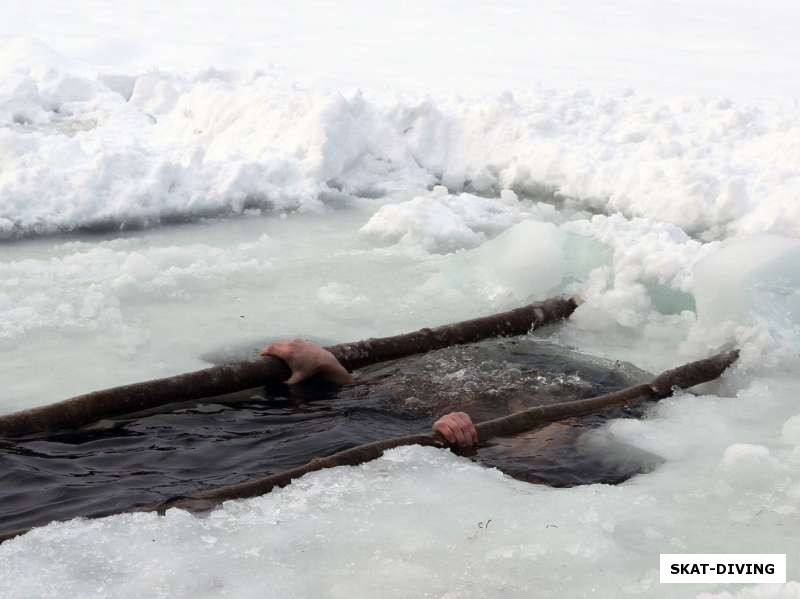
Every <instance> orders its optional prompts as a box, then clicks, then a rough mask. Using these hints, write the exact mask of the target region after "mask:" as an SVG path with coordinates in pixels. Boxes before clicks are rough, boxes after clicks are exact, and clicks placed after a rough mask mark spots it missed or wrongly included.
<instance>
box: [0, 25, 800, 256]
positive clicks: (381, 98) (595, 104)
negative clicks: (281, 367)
mask: <svg viewBox="0 0 800 599" xmlns="http://www.w3.org/2000/svg"><path fill="white" fill-rule="evenodd" d="M0 80H3V81H4V85H3V88H2V95H0V123H2V124H3V125H5V126H4V127H3V128H2V129H1V130H0V157H2V159H3V163H4V165H5V168H4V169H3V171H2V173H0V236H2V237H19V236H26V235H31V234H37V233H52V232H57V231H60V230H72V229H75V228H87V227H89V228H98V227H105V228H109V227H111V228H114V227H116V228H119V227H121V226H123V227H129V226H140V225H151V224H154V223H158V222H161V221H168V222H170V221H175V220H187V219H194V218H198V217H202V216H208V215H215V214H227V213H242V212H243V211H246V210H261V209H279V210H294V209H302V210H319V209H321V205H322V204H323V203H325V202H328V203H330V202H333V203H341V202H342V201H346V200H347V199H348V198H349V197H351V196H353V195H356V196H367V197H383V196H393V195H396V194H398V193H400V192H407V191H409V190H411V191H424V190H426V189H427V188H429V187H431V186H433V185H436V184H440V185H443V186H445V187H446V188H447V189H448V190H449V191H451V192H453V193H459V192H462V191H471V192H474V193H477V194H480V195H495V196H496V195H497V194H499V192H500V191H501V190H513V191H515V192H516V193H517V194H518V195H535V194H536V193H540V192H541V190H542V189H557V190H558V194H559V195H560V196H562V197H567V198H572V199H573V202H574V203H576V204H577V205H578V206H582V207H586V208H589V209H591V210H595V211H602V212H607V213H622V214H625V215H628V216H642V217H648V218H653V219H657V220H660V221H662V222H669V223H673V224H676V225H678V226H680V227H681V228H683V229H684V230H686V231H687V232H689V233H691V234H694V235H699V236H701V237H702V238H703V239H717V238H721V237H724V236H728V235H745V234H746V235H753V234H758V233H778V234H785V235H793V236H794V235H798V234H800V229H798V224H797V223H798V222H800V218H798V217H800V214H798V212H797V210H798V208H797V203H796V202H795V201H794V198H795V197H796V196H797V193H798V191H800V146H798V143H799V142H798V141H797V140H798V139H800V135H798V133H800V131H799V130H798V125H797V121H798V119H797V116H798V113H799V112H800V108H798V107H797V106H796V104H795V103H794V102H793V101H789V100H782V101H778V100H775V101H773V102H770V103H768V104H760V105H758V104H752V105H751V104H746V103H741V104H740V103H734V102H732V101H729V100H716V99H705V98H702V97H694V98H693V97H675V98H670V99H663V100H662V99H653V98H648V97H640V96H638V95H636V94H633V93H629V92H624V93H617V94H610V95H609V94H602V95H596V94H593V93H590V92H588V91H587V92H564V91H558V90H549V89H547V88H538V89H533V90H527V89H523V90H521V91H520V92H518V93H514V94H512V93H510V92H504V93H501V94H495V95H488V96H477V97H462V98H452V97H448V96H436V97H434V96H430V97H426V96H419V95H413V94H398V93H392V92H368V91H364V92H361V91H357V92H346V91H342V92H338V91H337V92H326V91H324V90H323V88H321V87H319V86H308V87H302V86H299V85H298V84H297V82H296V81H293V80H292V79H290V78H288V77H287V76H284V75H282V74H281V73H280V72H278V71H277V70H267V71H249V72H248V71H243V70H238V71H237V70H231V71H221V70H215V69H205V70H203V71H198V72H196V73H194V74H192V75H181V74H172V73H169V72H161V71H154V72H148V73H144V74H140V75H136V76H130V77H129V78H128V79H127V80H125V85H124V86H122V85H120V82H119V80H118V79H114V78H109V77H108V76H103V75H101V74H97V72H96V71H95V72H94V73H93V71H92V67H91V66H89V65H86V64H82V63H77V62H75V61H74V60H72V59H68V58H65V57H63V56H61V55H59V54H57V53H56V52H55V51H54V50H52V49H51V48H49V47H46V46H44V45H43V44H41V43H40V42H34V41H30V40H27V39H23V38H13V39H11V40H10V41H5V42H0ZM120 92H121V93H120ZM128 94H130V96H129V97H128ZM476 241H477V238H476V237H472V238H471V241H470V240H468V239H465V240H463V241H462V242H460V243H462V244H463V243H466V244H467V245H470V244H471V245H474V244H475V243H476Z"/></svg>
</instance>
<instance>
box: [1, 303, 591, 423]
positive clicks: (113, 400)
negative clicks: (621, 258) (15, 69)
mask: <svg viewBox="0 0 800 599" xmlns="http://www.w3.org/2000/svg"><path fill="white" fill-rule="evenodd" d="M576 307H577V303H576V301H575V300H574V299H573V298H561V297H557V298H551V299H548V300H545V301H543V302H536V303H533V304H529V305H527V306H523V307H521V308H516V309H514V310H510V311H508V312H501V313H499V314H493V315H491V316H483V317H481V318H475V319H473V320H466V321H463V322H457V323H453V324H447V325H443V326H440V327H436V328H432V329H428V328H425V329H420V330H419V331H415V332H413V333H405V334H402V335H396V336H392V337H382V338H377V339H365V340H363V341H357V342H355V343H343V344H340V345H334V346H331V347H328V348H327V349H328V350H330V351H331V353H333V355H334V356H336V358H337V359H338V360H339V362H340V363H341V364H342V365H343V366H344V367H345V368H347V369H348V370H354V369H356V368H361V367H363V366H367V365H369V364H375V363H378V362H384V361H386V360H394V359H397V358H402V357H404V356H409V355H411V354H418V353H424V352H428V351H432V350H435V349H441V348H443V347H447V346H450V345H459V344H463V343H474V342H475V341H480V340H482V339H488V338H491V337H502V336H513V335H524V334H526V333H528V332H530V331H531V330H532V329H535V328H537V327H540V326H542V325H545V324H550V323H553V322H557V321H559V320H563V319H564V318H567V317H568V316H569V315H570V314H572V312H573V311H574V310H575V308H576ZM289 376H291V371H290V370H289V367H288V366H287V365H286V363H285V362H284V361H283V360H280V359H279V358H275V357H272V356H267V357H266V358H259V359H257V360H253V361H248V362H237V363H233V364H223V365H221V366H214V367H211V368H205V369H203V370H197V371H195V372H189V373H186V374H179V375H177V376H170V377H166V378H161V379H154V380H150V381H145V382H142V383H134V384H131V385H123V386H121V387H113V388H111V389H104V390H102V391H94V392H91V393H86V394H84V395H78V396H76V397H73V398H71V399H66V400H64V401H60V402H58V403H54V404H50V405H47V406H42V407H38V408H31V409H29V410H23V411H21V412H14V413H12V414H6V415H4V416H0V435H27V434H32V433H40V432H46V431H52V430H59V429H70V428H78V427H80V426H84V425H86V424H90V423H92V422H96V421H98V420H101V419H103V418H110V417H114V416H119V415H121V414H129V413H131V412H139V411H141V410H148V409H151V408H156V407H158V406H163V405H166V404H170V403H176V402H182V401H192V400H197V399H202V398H204V397H214V396H216V395H225V394H227V393H233V392H235V391H241V390H243V389H251V388H253V387H259V386H261V385H263V384H265V383H267V382H270V381H273V382H280V381H285V380H286V379H288V378H289Z"/></svg>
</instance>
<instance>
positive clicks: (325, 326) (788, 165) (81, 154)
mask: <svg viewBox="0 0 800 599" xmlns="http://www.w3.org/2000/svg"><path fill="white" fill-rule="evenodd" d="M797 11H798V7H797V4H796V3H788V2H775V3H769V4H762V5H758V6H753V5H746V4H743V3H738V2H732V1H723V0H706V1H703V2H692V3H688V2H682V1H676V2H661V3H650V2H643V3H629V2H621V1H606V2H593V3H588V2H583V1H581V2H576V1H573V2H567V3H564V2H558V3H556V2H540V3H535V4H534V3H516V2H511V3H505V4H504V5H503V6H501V7H495V8H485V7H481V6H480V5H479V4H478V3H474V4H472V3H459V4H458V5H455V4H449V3H442V4H437V5H436V6H429V5H425V6H424V7H423V6H422V5H419V6H416V5H408V3H406V4H404V5H402V6H398V7H397V8H391V7H384V8H382V9H381V10H378V9H376V8H375V7H374V6H373V5H372V4H370V5H367V4H365V3H362V2H344V3H335V4H333V3H323V2H310V3H304V5H303V6H302V7H295V6H291V7H290V6H289V5H286V6H283V5H273V4H271V3H255V2H252V3H251V2H242V3H239V4H238V5H237V10H235V11H231V10H230V7H228V6H226V5H219V6H208V5H205V4H204V3H194V4H192V5H191V6H189V5H178V4H176V5H169V6H164V5H163V4H158V5H156V4H154V3H150V2H143V3H131V4H129V5H125V6H122V5H116V4H115V5H113V6H112V5H110V4H108V3H103V2H92V1H89V0H81V2H79V3H77V4H74V5H70V6H69V7H67V8H65V7H64V6H61V4H60V3H56V2H47V1H31V2H24V3H16V4H14V5H13V6H11V5H10V3H6V5H5V6H3V7H2V8H0V35H6V36H8V37H0V237H2V242H1V243H0V382H2V385H3V394H2V398H0V412H8V411H12V410H16V409H20V408H24V407H29V406H32V405H38V404H43V403H47V402H50V401H53V400H56V399H61V398H64V397H66V396H69V395H72V394H75V393H79V392H83V391H87V390H90V389H96V388H101V387H105V386H109V385H114V384H121V383H125V382H130V381H133V380H139V379H144V378H150V377H154V376H163V375H166V374H170V373H176V372H181V371H185V370H190V369H193V368H200V367H202V366H204V365H206V364H207V363H206V362H205V361H204V360H203V359H202V357H201V356H203V355H208V354H210V353H214V352H217V353H219V352H222V353H224V352H225V351H234V350H235V348H240V347H242V345H243V344H247V345H248V346H251V347H257V346H258V345H259V344H260V343H261V342H262V341H265V340H267V339H270V338H275V337H278V336H288V335H311V336H314V337H315V338H318V339H323V340H329V341H344V340H348V339H358V338H363V337H367V336H371V335H382V334H391V333H396V332H400V331H405V330H411V329H415V328H418V327H421V326H430V325H434V324H438V323H442V322H447V321H452V320H456V319H461V318H469V317H473V316H475V315H478V314H484V313H490V312H494V311H498V310H501V309H505V308H509V307H513V306H515V305H518V304H520V303H522V302H526V301H529V300H533V299H540V298H543V297H546V296H548V295H552V294H556V293H578V294H580V295H581V296H582V297H583V298H584V299H585V303H583V304H582V305H581V306H580V308H579V309H578V310H577V311H576V312H575V314H574V315H573V317H572V318H571V319H570V320H569V321H568V322H567V323H565V324H564V325H563V326H561V327H558V328H555V329H551V330H548V331H545V332H543V333H542V334H546V335H548V336H550V338H551V340H553V341H555V342H558V343H563V344H565V345H570V346H574V347H577V348H578V349H580V350H581V351H585V352H590V353H593V354H597V355H600V356H603V357H606V358H610V359H621V360H627V361H630V362H632V363H634V364H636V365H637V366H639V367H641V368H643V369H646V370H649V371H654V372H655V371H660V370H662V369H665V368H668V367H670V366H673V365H675V364H677V363H680V362H684V361H687V360H690V359H695V358H698V357H702V356H706V355H708V354H709V353H711V352H714V351H716V350H718V349H719V348H720V347H727V346H733V345H735V346H738V347H739V348H741V349H742V357H741V360H740V361H739V363H738V364H737V365H736V366H735V367H734V368H732V369H731V370H730V371H729V372H727V373H726V375H725V376H724V377H723V379H722V380H721V381H720V382H718V383H715V384H713V385H709V386H707V388H704V389H703V390H702V392H703V393H704V395H701V396H697V397H695V396H689V395H686V396H680V397H676V398H673V399H670V400H666V401H663V402H661V403H660V404H659V405H658V406H657V407H655V408H654V409H653V411H652V412H651V413H650V414H649V416H648V417H647V418H645V419H644V420H641V421H639V420H618V421H614V422H612V423H611V424H610V425H609V426H607V427H605V428H603V429H602V430H600V431H598V432H596V433H594V434H592V435H588V436H585V437H583V438H582V439H581V441H580V443H581V447H582V449H583V450H585V451H591V452H598V453H600V454H601V455H604V456H607V457H608V459H610V460H613V459H620V460H630V459H638V458H637V456H643V455H647V456H650V457H651V458H652V457H653V456H656V457H657V458H658V459H656V460H655V461H656V462H658V461H662V463H661V465H660V466H658V467H657V468H656V469H655V470H654V471H652V472H649V473H647V474H643V475H640V476H637V477H636V478H634V479H632V480H630V481H629V482H628V483H626V484H624V485H621V486H618V487H611V486H601V485H593V486H588V487H580V488H573V489H562V490H555V489H549V488H544V487H538V486H532V485H526V484H522V483H519V482H515V481H513V480H511V479H508V478H505V477H503V476H501V475H500V474H499V473H497V472H495V471H491V470H487V469H483V468H480V467H477V466H475V465H474V464H471V463H468V462H466V461H464V460H462V459H459V458H456V457H454V456H452V455H450V454H448V453H446V452H439V451H433V450H429V449H421V448H408V449H404V450H401V451H396V452H391V453H390V454H388V455H386V456H385V457H384V458H383V459H381V460H378V461H375V462H373V463H370V464H366V465H364V466H362V467H358V468H348V469H337V470H333V471H328V472H321V473H318V474H315V475H311V476H308V477H306V478H304V479H303V480H301V481H299V482H297V483H296V484H294V485H292V486H290V487H289V488H287V489H284V490H282V491H280V492H278V493H274V494H271V495H268V496H265V497H261V498H255V499H252V500H248V501H243V502H239V503H234V504H228V505H226V506H225V507H224V508H222V509H220V510H217V511H215V512H213V513H212V514H211V515H209V516H208V517H206V518H199V517H194V516H190V515H188V514H184V513H181V512H174V511H173V512H170V513H169V514H167V516H166V517H164V518H158V517H156V516H152V515H142V514H139V515H122V516H115V517H111V518H106V519H103V520H98V521H93V522H83V521H73V522H69V523H66V524H60V525H54V526H50V527H47V528H43V529H39V530H36V531H34V532H33V533H31V534H29V535H26V536H24V537H22V538H20V539H17V540H14V541H11V542H9V543H4V544H3V545H1V546H0V596H2V597H6V596H8V597H29V596H53V597H56V596H57V597H105V596H118V597H129V596H136V595H148V596H209V597H210V596H219V595H221V594H223V593H227V594H228V595H229V596H233V597H251V596H252V597H255V596H259V597H262V596H275V597H291V596H297V597H316V596H320V595H326V596H348V597H351V596H374V595H378V594H380V595H385V596H398V597H407V596H430V597H442V598H448V599H455V598H460V597H484V596H501V595H505V596H512V597H514V596H519V597H530V596H534V595H536V594H542V595H545V596H601V597H615V598H616V597H620V596H628V595H639V596H645V597H653V596H667V597H669V596H673V597H684V596H687V595H689V596H695V595H699V596H702V597H704V599H711V598H713V599H728V598H732V597H739V598H741V599H754V598H767V597H770V598H772V597H782V598H787V597H795V598H796V597H798V596H800V586H798V583H797V582H794V583H790V584H787V585H785V586H762V587H746V586H745V587H739V586H732V587H728V588H724V587H708V586H703V587H696V588H693V587H685V586H668V585H659V584H658V583H657V572H656V566H657V563H658V554H659V553H664V552H742V553H751V552H753V553H755V552H770V553H782V552H786V553H787V554H788V556H787V557H788V559H787V564H788V567H789V571H788V575H789V579H791V580H794V581H798V580H800V571H798V569H797V568H798V564H800V555H798V551H797V542H796V539H797V537H798V534H799V533H800V515H799V514H800V512H798V508H797V506H798V501H800V445H799V443H800V404H798V402H797V396H798V392H800V380H798V376H797V372H798V371H799V370H800V355H799V352H798V348H799V347H800V337H799V336H798V334H799V333H800V299H798V298H800V279H798V274H797V273H798V272H800V245H799V244H800V242H799V241H798V238H799V237H800V202H798V197H800V145H799V143H800V142H798V140H800V129H798V127H799V126H798V123H799V122H800V106H798V103H797V97H798V95H800V78H798V77H797V75H796V65H795V62H796V60H795V57H796V56H797V55H798V52H799V51H800V47H798V44H800V42H798V40H799V39H800V38H798V36H797V35H796V31H795V29H796V27H795V26H794V24H795V23H796V22H797V17H798V16H800V15H798V13H797ZM188 24H191V26H188ZM490 519H491V523H489V525H488V527H487V526H486V523H487V522H488V521H489V520H490ZM479 523H480V524H481V525H480V526H479ZM309 572H313V573H314V575H313V576H309Z"/></svg>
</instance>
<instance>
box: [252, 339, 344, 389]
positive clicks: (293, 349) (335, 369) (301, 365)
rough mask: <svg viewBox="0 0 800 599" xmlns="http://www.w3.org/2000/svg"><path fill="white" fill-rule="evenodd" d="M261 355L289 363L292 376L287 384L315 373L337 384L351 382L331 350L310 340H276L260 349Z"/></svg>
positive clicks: (294, 383)
mask: <svg viewBox="0 0 800 599" xmlns="http://www.w3.org/2000/svg"><path fill="white" fill-rule="evenodd" d="M261 355H262V356H275V357H277V358H281V359H282V360H283V361H285V362H286V363H287V364H288V365H289V368H290V369H291V370H292V376H291V377H289V379H288V380H287V381H286V384H288V385H296V384H297V383H299V382H301V381H304V380H306V379H309V378H311V377H312V376H314V375H317V374H319V375H322V376H324V377H325V378H327V379H328V380H330V381H332V382H334V383H337V384H339V385H347V384H349V383H352V382H353V377H352V376H351V375H350V373H349V372H347V370H345V368H344V366H342V365H341V364H339V361H338V360H337V359H336V358H335V357H334V355H333V354H332V353H331V352H329V351H328V350H327V349H325V348H324V347H320V346H319V345H317V344H315V343H311V342H310V341H303V340H302V339H294V340H292V341H289V340H282V341H276V342H275V343H273V344H272V345H269V346H267V347H265V348H264V349H262V350H261Z"/></svg>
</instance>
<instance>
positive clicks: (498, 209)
mask: <svg viewBox="0 0 800 599" xmlns="http://www.w3.org/2000/svg"><path fill="white" fill-rule="evenodd" d="M529 218H536V220H540V221H542V220H553V221H556V220H560V216H559V213H558V212H557V211H556V210H555V208H553V207H552V206H551V205H548V204H544V203H541V202H539V203H537V204H534V203H532V202H527V203H525V204H522V203H520V201H519V198H518V197H517V194H515V193H514V192H513V191H511V190H510V189H506V190H503V192H502V193H501V194H500V201H497V200H495V199H490V198H483V197H479V196H476V195H473V194H469V193H461V194H459V195H451V194H448V193H447V188H445V187H443V186H437V187H435V188H434V189H433V191H432V192H431V193H429V194H425V195H421V196H418V197H415V198H414V199H412V200H408V201H405V202H399V203H396V204H388V205H386V206H383V207H381V208H380V209H379V210H378V211H377V212H376V213H375V214H374V215H373V216H372V218H370V220H369V221H368V222H367V223H366V224H365V225H364V226H363V227H362V228H361V233H362V234H363V235H364V236H365V237H367V238H368V239H371V240H374V241H376V242H379V243H385V244H395V243H402V244H405V245H408V246H412V247H420V248H422V249H424V250H426V251H429V252H433V253H448V252H452V251H456V250H460V249H471V248H474V247H478V246H479V245H481V244H482V243H483V242H484V241H486V240H487V239H489V238H491V237H493V236H494V235H497V234H498V233H500V232H502V231H505V230H506V229H508V228H509V227H510V226H512V225H514V224H516V223H519V222H520V221H522V220H524V219H529Z"/></svg>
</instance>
